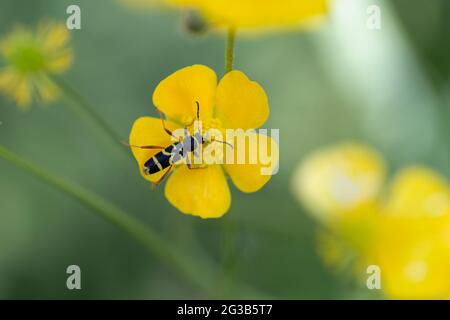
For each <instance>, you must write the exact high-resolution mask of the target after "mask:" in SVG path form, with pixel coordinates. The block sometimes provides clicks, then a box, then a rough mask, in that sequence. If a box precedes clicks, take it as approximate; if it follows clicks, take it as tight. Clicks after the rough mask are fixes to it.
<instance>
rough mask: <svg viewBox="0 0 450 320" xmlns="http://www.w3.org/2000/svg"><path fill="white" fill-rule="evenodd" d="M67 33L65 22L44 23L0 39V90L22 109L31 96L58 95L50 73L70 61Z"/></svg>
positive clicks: (50, 98)
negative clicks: (1, 64) (0, 64)
mask: <svg viewBox="0 0 450 320" xmlns="http://www.w3.org/2000/svg"><path fill="white" fill-rule="evenodd" d="M69 40H70V34H69V31H68V30H67V29H66V27H65V25H64V24H55V23H50V22H47V23H44V24H41V25H40V26H39V27H38V29H37V31H36V32H32V31H30V30H28V29H25V28H23V27H18V28H16V29H15V30H13V31H12V32H11V33H10V34H9V35H7V36H6V37H4V38H3V39H2V40H1V41H0V57H1V58H2V60H4V62H5V66H3V67H1V68H0V91H2V92H3V93H5V94H6V95H7V96H9V97H10V98H11V99H13V100H15V102H16V104H17V106H18V107H19V108H21V109H28V108H29V107H30V106H31V103H32V100H33V96H35V97H36V98H37V99H39V100H40V101H42V102H51V101H54V100H55V99H56V98H57V94H58V92H57V88H56V86H55V85H54V83H53V82H52V80H51V78H50V75H52V74H58V73H62V72H63V71H65V70H67V69H68V68H69V67H70V65H71V64H72V60H73V55H72V50H71V48H70V46H69Z"/></svg>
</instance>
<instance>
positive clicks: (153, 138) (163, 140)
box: [130, 117, 176, 182]
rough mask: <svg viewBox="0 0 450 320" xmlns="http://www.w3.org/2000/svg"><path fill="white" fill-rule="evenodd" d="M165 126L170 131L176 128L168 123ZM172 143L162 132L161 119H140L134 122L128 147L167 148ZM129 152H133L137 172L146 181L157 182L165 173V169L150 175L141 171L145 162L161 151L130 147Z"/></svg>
mask: <svg viewBox="0 0 450 320" xmlns="http://www.w3.org/2000/svg"><path fill="white" fill-rule="evenodd" d="M166 126H167V127H168V128H170V129H171V130H173V129H175V128H176V126H175V125H174V124H173V123H170V122H166ZM172 143H173V141H172V139H171V137H170V136H169V135H168V134H167V133H166V132H165V131H164V130H163V127H162V124H161V119H156V118H149V117H142V118H139V119H137V120H136V121H135V122H134V124H133V127H132V129H131V133H130V145H133V146H149V145H150V146H161V147H167V146H169V145H170V144H172ZM131 151H132V152H133V155H134V157H135V159H136V161H137V163H138V167H139V172H140V173H141V175H142V176H143V177H144V178H145V179H147V180H148V181H151V182H156V181H158V180H159V179H160V178H161V177H162V175H163V174H164V173H165V172H166V171H167V169H166V170H163V171H161V172H158V173H155V174H151V175H146V174H144V171H143V168H144V164H145V162H147V161H148V160H149V159H150V158H151V157H152V156H153V155H155V154H156V153H158V152H159V151H161V150H149V149H140V148H133V147H132V148H131Z"/></svg>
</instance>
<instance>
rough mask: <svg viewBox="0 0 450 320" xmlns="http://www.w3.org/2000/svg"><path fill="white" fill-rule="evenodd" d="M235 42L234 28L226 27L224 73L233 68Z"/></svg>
mask: <svg viewBox="0 0 450 320" xmlns="http://www.w3.org/2000/svg"><path fill="white" fill-rule="evenodd" d="M235 42H236V30H235V29H234V28H230V29H228V34H227V46H226V49H225V50H226V53H225V74H227V73H228V72H230V71H231V70H233V65H234V47H235Z"/></svg>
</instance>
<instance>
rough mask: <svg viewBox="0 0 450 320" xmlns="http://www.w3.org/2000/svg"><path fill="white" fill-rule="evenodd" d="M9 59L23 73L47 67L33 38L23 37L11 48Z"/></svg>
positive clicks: (8, 54)
mask: <svg viewBox="0 0 450 320" xmlns="http://www.w3.org/2000/svg"><path fill="white" fill-rule="evenodd" d="M9 49H10V50H8V53H7V59H8V60H9V61H10V63H11V64H12V65H13V66H14V67H15V68H16V69H17V70H19V71H20V72H22V73H34V72H37V71H41V70H44V69H45V59H44V55H43V54H42V51H41V50H40V48H39V47H38V46H37V45H36V44H35V43H34V42H33V40H32V39H21V40H20V41H17V43H14V44H13V45H12V46H11V48H9Z"/></svg>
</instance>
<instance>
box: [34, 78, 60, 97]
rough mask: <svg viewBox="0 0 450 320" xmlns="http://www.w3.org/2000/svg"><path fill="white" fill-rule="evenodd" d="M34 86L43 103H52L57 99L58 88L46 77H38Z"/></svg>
mask: <svg viewBox="0 0 450 320" xmlns="http://www.w3.org/2000/svg"><path fill="white" fill-rule="evenodd" d="M35 85H36V89H37V91H38V93H39V97H40V99H41V100H42V102H43V103H48V102H53V101H55V100H56V99H57V97H58V88H57V87H56V86H55V84H54V83H53V82H52V81H51V80H50V79H49V78H48V77H47V76H40V77H39V79H38V80H37V81H35Z"/></svg>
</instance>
